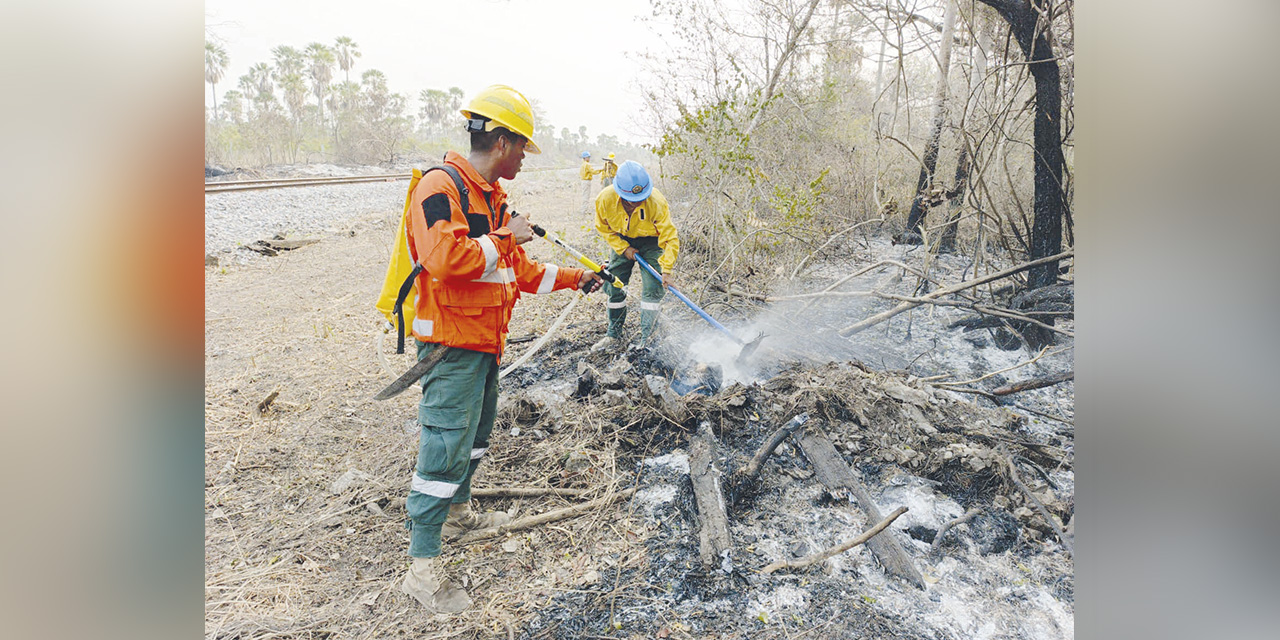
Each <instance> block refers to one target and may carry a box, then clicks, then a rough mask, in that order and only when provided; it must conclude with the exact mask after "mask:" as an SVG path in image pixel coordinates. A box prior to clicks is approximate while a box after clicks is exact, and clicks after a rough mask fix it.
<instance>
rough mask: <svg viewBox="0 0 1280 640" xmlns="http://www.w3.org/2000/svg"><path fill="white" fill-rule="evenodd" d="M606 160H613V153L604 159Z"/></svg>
mask: <svg viewBox="0 0 1280 640" xmlns="http://www.w3.org/2000/svg"><path fill="white" fill-rule="evenodd" d="M604 159H605V160H612V159H613V154H612V153H611V154H609V155H607V156H605V157H604Z"/></svg>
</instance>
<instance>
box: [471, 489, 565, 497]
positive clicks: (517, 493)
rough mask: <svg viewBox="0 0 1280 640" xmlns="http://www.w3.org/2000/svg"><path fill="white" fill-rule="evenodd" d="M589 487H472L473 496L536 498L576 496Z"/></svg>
mask: <svg viewBox="0 0 1280 640" xmlns="http://www.w3.org/2000/svg"><path fill="white" fill-rule="evenodd" d="M589 492H590V490H589V489H556V488H553V487H492V488H485V489H472V490H471V497H473V498H534V497H537V496H570V497H576V496H580V495H583V494H585V493H589Z"/></svg>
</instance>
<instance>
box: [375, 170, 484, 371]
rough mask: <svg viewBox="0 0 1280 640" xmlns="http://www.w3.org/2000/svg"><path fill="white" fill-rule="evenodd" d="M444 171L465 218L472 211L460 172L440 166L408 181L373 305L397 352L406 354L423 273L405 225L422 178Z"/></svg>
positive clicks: (414, 171)
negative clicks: (393, 334)
mask: <svg viewBox="0 0 1280 640" xmlns="http://www.w3.org/2000/svg"><path fill="white" fill-rule="evenodd" d="M437 169H440V170H443V171H444V172H445V173H448V174H449V177H451V178H453V184H454V186H456V187H457V188H458V194H459V196H460V197H459V200H460V201H461V203H462V214H463V216H464V217H465V216H466V214H467V213H468V210H469V208H470V207H469V205H470V199H469V198H468V197H467V186H466V185H465V184H464V183H463V182H462V175H461V174H459V173H458V170H457V169H455V168H453V167H451V166H448V165H441V166H437V167H431V168H429V169H427V170H426V171H423V170H421V169H414V170H413V177H412V178H410V179H409V193H408V194H407V195H405V198H404V213H402V214H401V215H400V225H399V227H398V228H397V229H396V243H395V245H394V247H393V248H392V250H391V261H390V262H389V263H388V264H387V275H386V276H384V277H383V279H382V293H380V294H378V302H377V304H375V305H374V306H375V307H376V308H377V309H378V311H380V312H382V315H383V317H385V318H386V319H387V325H388V326H389V327H393V328H395V330H396V353H404V337H405V336H406V335H409V334H410V333H412V331H411V330H409V329H407V328H406V326H405V320H404V318H405V316H406V315H407V316H409V318H410V322H412V321H413V320H412V318H413V317H414V308H415V306H416V305H417V302H418V274H419V273H422V268H423V267H422V265H421V264H415V263H414V261H413V254H412V253H411V252H410V251H409V232H408V230H407V229H406V225H407V222H408V219H409V207H411V206H413V190H414V188H415V187H417V186H418V183H419V182H421V181H422V177H423V176H425V175H427V173H429V172H431V171H435V170H437Z"/></svg>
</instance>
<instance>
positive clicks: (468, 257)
mask: <svg viewBox="0 0 1280 640" xmlns="http://www.w3.org/2000/svg"><path fill="white" fill-rule="evenodd" d="M462 115H463V116H465V117H466V118H467V125H466V128H467V131H468V132H470V133H471V154H470V155H469V156H468V157H466V158H464V157H462V155H460V154H458V153H455V152H452V151H450V152H449V153H448V154H447V155H446V156H445V164H446V166H450V167H452V168H453V169H455V170H456V171H457V172H458V173H459V174H460V175H461V177H462V179H463V183H464V186H465V189H466V198H467V207H466V208H465V209H464V208H463V206H462V197H463V196H462V194H460V193H459V192H458V188H457V186H456V185H455V183H454V181H453V178H452V177H451V176H450V175H449V174H448V173H447V172H446V171H431V172H429V173H427V174H426V175H425V176H424V177H423V178H422V180H421V181H420V182H419V183H418V185H417V187H415V189H414V191H413V194H412V196H411V200H412V202H413V206H410V207H409V208H408V216H409V219H408V220H407V226H406V234H407V236H408V237H407V241H408V244H409V250H410V253H411V254H412V257H413V260H414V261H415V262H416V263H419V264H421V265H422V266H423V267H424V270H423V272H422V273H421V274H420V275H418V281H417V286H418V292H419V293H418V299H417V304H416V308H415V314H414V319H413V335H414V337H415V338H417V342H418V358H419V359H422V358H424V357H426V356H427V354H429V353H431V352H432V351H434V350H436V349H449V352H448V354H447V355H445V357H444V359H443V360H441V361H440V363H439V364H438V365H436V366H435V368H433V369H432V370H431V371H430V372H429V373H427V375H426V376H424V377H423V383H422V400H421V402H420V403H419V405H418V422H419V424H420V425H421V429H422V431H421V435H420V438H419V447H418V461H417V466H416V469H415V471H414V473H413V477H412V479H411V482H410V491H409V498H408V500H407V502H406V505H405V506H406V510H407V511H408V515H409V520H408V522H407V526H408V527H409V530H410V536H409V555H410V556H412V557H413V558H414V559H413V562H412V564H411V566H410V569H409V572H408V575H406V576H405V580H404V583H403V586H402V588H403V590H404V591H405V592H406V593H408V594H409V595H411V596H413V597H415V598H416V599H417V600H418V601H419V602H421V603H422V604H423V605H424V606H425V607H427V608H428V609H429V610H431V611H432V612H436V613H440V612H443V613H452V612H457V611H461V610H462V609H465V608H466V607H468V606H469V605H470V604H471V600H470V598H469V597H468V596H467V594H466V592H465V591H463V590H462V589H461V588H460V587H459V586H457V585H455V584H453V583H451V582H450V581H449V580H447V579H446V578H445V576H444V571H443V567H442V563H441V560H440V553H441V549H440V540H441V537H442V536H443V537H445V538H450V537H455V536H458V535H461V534H462V533H465V532H466V531H468V530H472V529H478V528H483V527H490V526H496V525H499V524H505V523H506V522H507V521H508V520H509V517H508V516H507V515H506V514H505V513H486V514H481V513H478V512H476V511H473V510H472V509H471V507H470V497H471V478H472V475H473V474H474V473H475V470H476V466H477V465H478V464H479V463H480V460H481V458H482V457H483V456H484V453H485V451H486V450H487V449H488V446H489V435H490V432H491V431H492V429H493V423H494V417H495V414H496V409H497V401H498V362H499V360H500V359H501V357H502V350H503V347H504V346H505V344H506V339H507V325H508V323H509V322H510V320H511V311H512V307H513V306H514V305H515V303H516V301H517V300H519V299H520V296H521V294H522V293H550V292H551V291H557V290H560V289H577V290H579V291H583V292H585V293H590V292H591V291H594V290H595V289H596V288H598V287H599V286H600V285H601V284H602V282H601V280H600V277H599V276H597V275H596V274H594V273H591V272H590V271H584V270H582V269H574V268H568V267H557V266H556V265H553V264H539V263H537V262H534V261H532V260H531V259H530V258H529V256H527V255H526V254H525V252H524V249H523V248H521V247H520V246H519V245H521V244H523V243H525V242H528V241H529V240H531V239H532V238H533V232H532V229H531V227H530V223H529V221H528V220H527V218H526V217H524V216H519V217H517V214H515V213H514V211H512V209H511V208H510V207H509V206H508V203H507V193H506V191H504V190H503V188H502V186H501V185H500V184H499V183H498V180H499V179H507V180H510V179H512V178H514V177H515V176H516V174H517V173H519V171H520V167H521V164H522V162H523V161H524V155H525V153H526V152H528V153H538V152H539V150H538V147H537V145H535V144H534V142H533V140H532V135H533V111H532V109H531V108H530V106H529V101H528V100H527V99H525V97H524V95H522V94H521V93H520V92H518V91H516V90H515V89H512V88H511V87H507V86H504V85H494V86H491V87H489V88H487V89H485V90H483V91H481V92H480V94H479V95H477V96H476V97H475V98H474V99H473V100H472V101H471V102H470V103H469V104H468V105H467V107H466V108H465V109H463V110H462Z"/></svg>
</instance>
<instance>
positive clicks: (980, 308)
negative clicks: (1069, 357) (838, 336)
mask: <svg viewBox="0 0 1280 640" xmlns="http://www.w3.org/2000/svg"><path fill="white" fill-rule="evenodd" d="M867 293H869V294H871V295H873V296H876V297H878V298H884V299H886V300H898V301H900V302H914V303H916V304H932V305H937V306H940V307H960V308H961V309H969V310H971V311H973V312H975V313H981V314H983V315H988V316H995V317H997V318H1007V319H1009V320H1017V321H1019V322H1026V323H1029V324H1034V325H1036V326H1038V327H1042V328H1044V329H1048V330H1049V331H1053V332H1054V333H1060V334H1062V335H1064V336H1067V337H1068V338H1074V337H1076V334H1075V333H1072V332H1070V331H1067V330H1066V329H1061V328H1058V327H1055V326H1053V325H1050V324H1045V323H1043V322H1041V321H1039V320H1036V319H1035V318H1032V317H1031V316H1028V315H1025V314H1022V313H1018V312H1017V311H1013V310H1012V309H1005V308H1004V307H992V306H988V305H984V304H977V303H973V302H968V301H959V300H937V299H934V298H930V297H928V296H925V297H921V298H915V297H911V296H902V295H898V294H896V293H884V292H882V291H869V292H867Z"/></svg>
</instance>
